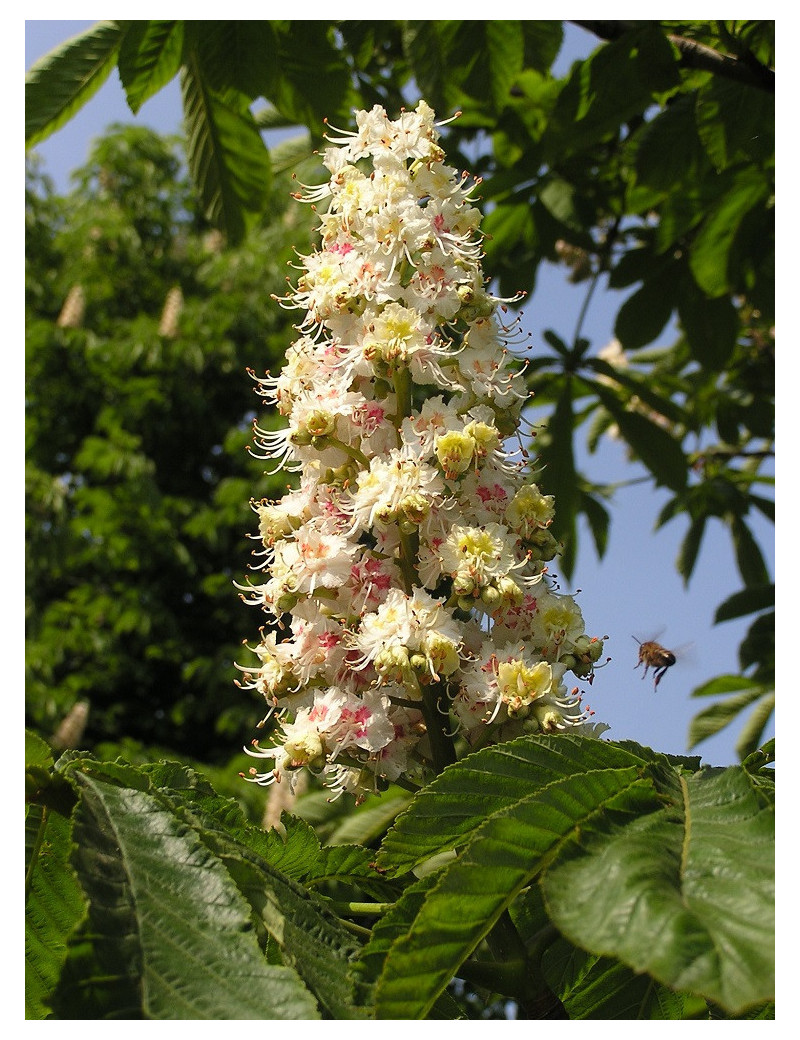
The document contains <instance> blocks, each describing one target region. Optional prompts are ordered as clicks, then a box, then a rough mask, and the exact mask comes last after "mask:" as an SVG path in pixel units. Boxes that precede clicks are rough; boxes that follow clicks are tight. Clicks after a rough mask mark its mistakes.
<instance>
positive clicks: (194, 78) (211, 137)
mask: <svg viewBox="0 0 800 1040" xmlns="http://www.w3.org/2000/svg"><path fill="white" fill-rule="evenodd" d="M184 61H185V64H184V65H183V66H182V68H181V75H180V82H181V94H182V97H183V109H184V124H185V131H186V137H187V143H186V147H187V156H188V160H189V168H190V170H191V173H192V180H193V181H194V183H195V186H196V188H197V191H198V193H199V195H200V200H201V202H202V205H203V209H204V212H205V214H206V216H207V217H208V219H209V220H210V221H212V222H213V223H215V224H216V225H217V226H219V227H222V228H224V229H225V231H226V233H227V235H228V237H229V238H230V240H231V242H233V243H237V242H240V241H241V240H242V238H243V237H244V235H245V233H246V231H247V230H248V229H249V228H250V227H251V226H252V225H253V224H254V223H255V221H256V219H257V218H258V215H259V214H260V213H261V212H262V211H263V209H264V205H265V202H266V199H267V197H268V191H269V185H270V180H271V174H272V167H271V164H270V158H269V152H268V150H267V148H266V145H265V144H264V141H263V140H262V138H261V135H260V133H259V131H258V127H257V126H256V124H255V120H254V119H253V116H252V114H251V112H250V108H249V99H248V98H247V96H246V95H245V94H242V93H241V92H240V91H237V90H234V89H232V88H228V89H224V90H216V89H213V88H212V87H211V86H210V84H209V83H208V82H207V81H206V79H205V78H204V74H203V69H202V66H201V64H200V62H199V60H198V56H197V53H196V52H194V51H191V50H190V51H188V53H187V54H186V55H185V57H184Z"/></svg>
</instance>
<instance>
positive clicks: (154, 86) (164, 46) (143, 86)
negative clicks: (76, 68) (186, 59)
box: [119, 21, 183, 114]
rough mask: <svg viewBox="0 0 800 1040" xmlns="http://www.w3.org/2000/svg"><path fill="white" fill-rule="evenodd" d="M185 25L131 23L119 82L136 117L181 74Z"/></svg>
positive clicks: (122, 46) (122, 53) (123, 42)
mask: <svg viewBox="0 0 800 1040" xmlns="http://www.w3.org/2000/svg"><path fill="white" fill-rule="evenodd" d="M182 50H183V22H158V21H153V22H144V21H142V22H129V23H127V24H126V27H125V35H124V37H123V40H122V45H121V47H120V51H119V78H120V81H121V82H122V86H123V88H124V89H125V95H126V97H127V99H128V105H129V106H130V109H131V112H133V113H134V114H135V113H137V112H138V111H139V109H140V108H141V107H142V105H143V104H144V103H145V101H147V100H148V99H149V98H151V97H152V96H153V95H154V94H157V93H158V91H159V90H161V88H162V87H164V86H166V84H167V83H169V81H170V80H171V79H173V78H174V77H175V76H177V74H178V70H179V69H180V65H181V53H182Z"/></svg>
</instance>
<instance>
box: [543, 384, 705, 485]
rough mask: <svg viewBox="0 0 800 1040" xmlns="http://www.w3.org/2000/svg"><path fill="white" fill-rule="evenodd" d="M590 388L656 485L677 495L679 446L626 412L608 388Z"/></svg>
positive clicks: (682, 471) (681, 481)
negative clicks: (651, 475) (664, 487)
mask: <svg viewBox="0 0 800 1040" xmlns="http://www.w3.org/2000/svg"><path fill="white" fill-rule="evenodd" d="M592 385H593V387H594V389H595V392H596V393H597V395H598V397H599V398H600V400H601V402H602V404H603V405H604V407H605V408H607V409H608V411H609V412H610V413H611V415H612V416H613V417H614V422H615V423H616V424H617V426H618V427H619V431H620V433H621V434H622V436H623V437H624V438H625V440H626V441H627V442H628V444H629V445H630V446H631V448H632V449H633V451H634V452H635V453H636V455H638V456H639V458H640V459H641V460H642V462H643V463H644V464H645V466H647V468H648V469H649V470H650V472H651V473H652V474H653V476H654V477H655V479H656V483H658V484H662V485H665V486H666V487H668V488H671V489H672V490H673V491H680V490H681V489H682V488H683V487H684V485H685V484H686V457H685V456H684V454H683V451H682V449H681V446H680V444H679V442H678V441H677V440H675V438H674V437H673V436H672V435H671V434H670V433H668V432H667V430H665V429H664V428H663V426H660V425H658V424H657V423H655V422H652V421H651V420H650V419H649V418H647V417H646V416H644V415H642V414H640V413H639V412H634V411H628V410H627V408H626V406H625V404H624V403H623V402H622V401H621V400H620V399H619V398H618V397H617V396H616V394H615V393H614V392H613V390H611V389H610V388H608V387H603V386H601V385H600V384H599V383H593V384H592ZM556 501H558V499H556Z"/></svg>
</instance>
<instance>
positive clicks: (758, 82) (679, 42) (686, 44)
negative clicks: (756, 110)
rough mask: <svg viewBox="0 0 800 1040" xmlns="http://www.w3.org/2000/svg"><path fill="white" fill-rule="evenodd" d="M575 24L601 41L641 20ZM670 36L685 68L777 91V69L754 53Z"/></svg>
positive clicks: (628, 28)
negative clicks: (745, 55)
mask: <svg viewBox="0 0 800 1040" xmlns="http://www.w3.org/2000/svg"><path fill="white" fill-rule="evenodd" d="M572 24H573V25H578V26H580V28H581V29H586V30H587V32H590V33H594V35H595V36H598V37H599V38H600V39H601V40H618V39H620V37H622V36H624V35H625V33H626V32H629V31H630V30H631V29H633V28H636V27H637V26H638V25H639V24H640V23H637V22H622V21H603V22H573V23H572ZM667 39H668V40H669V41H670V43H673V44H674V45H675V46H676V47H677V48H678V51H679V52H680V56H681V58H680V63H681V65H682V66H683V67H684V68H688V69H702V70H703V71H705V72H711V73H713V74H714V75H715V76H724V77H725V78H726V79H732V80H735V81H736V82H737V83H745V84H747V85H748V86H750V87H758V88H759V89H760V90H766V91H767V92H768V93H769V94H774V93H775V72H774V70H773V69H770V68H767V66H766V65H762V64H761V62H759V61H757V60H756V58H754V57H753V56H752V55H748V60H747V61H745V60H744V59H740V58H735V57H733V56H732V55H730V54H722V53H721V52H720V51H715V50H714V48H713V47H708V46H706V44H704V43H698V42H697V41H696V40H690V39H687V38H686V37H685V36H677V35H675V34H674V33H667Z"/></svg>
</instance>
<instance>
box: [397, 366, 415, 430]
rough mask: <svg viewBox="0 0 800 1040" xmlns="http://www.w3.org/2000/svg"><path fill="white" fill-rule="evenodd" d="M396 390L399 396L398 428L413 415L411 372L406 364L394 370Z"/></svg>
mask: <svg viewBox="0 0 800 1040" xmlns="http://www.w3.org/2000/svg"><path fill="white" fill-rule="evenodd" d="M393 383H394V392H395V394H396V396H397V428H398V430H399V429H400V426H401V424H402V422H403V419H406V418H408V416H409V415H411V373H410V372H409V371H408V369H407V368H406V367H405V366H401V367H398V368H396V369H395V370H394V379H393Z"/></svg>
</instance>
